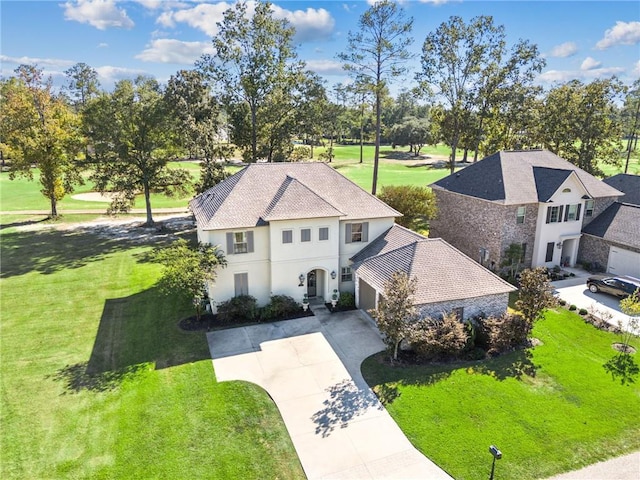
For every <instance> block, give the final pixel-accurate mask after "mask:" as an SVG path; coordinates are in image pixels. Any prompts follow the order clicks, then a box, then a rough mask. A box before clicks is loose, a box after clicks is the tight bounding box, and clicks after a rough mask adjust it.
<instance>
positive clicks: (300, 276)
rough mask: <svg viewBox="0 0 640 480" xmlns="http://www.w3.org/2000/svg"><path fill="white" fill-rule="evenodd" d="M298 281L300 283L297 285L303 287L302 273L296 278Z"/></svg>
mask: <svg viewBox="0 0 640 480" xmlns="http://www.w3.org/2000/svg"><path fill="white" fill-rule="evenodd" d="M298 280H299V281H300V283H299V284H298V286H299V287H302V286H303V285H304V273H301V274H300V275H299V276H298Z"/></svg>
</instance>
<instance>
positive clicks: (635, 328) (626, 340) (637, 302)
mask: <svg viewBox="0 0 640 480" xmlns="http://www.w3.org/2000/svg"><path fill="white" fill-rule="evenodd" d="M620 310H622V312H623V313H625V314H627V315H629V324H628V325H627V327H626V328H624V329H623V328H622V323H619V324H618V327H619V328H620V332H621V333H620V337H621V338H620V343H621V344H622V345H621V346H620V348H619V350H620V352H619V353H618V354H617V355H616V356H615V357H613V358H612V359H611V360H609V361H608V362H607V363H605V364H604V365H603V366H604V369H605V370H606V371H607V372H609V373H610V374H611V377H612V378H613V379H614V380H615V379H617V378H619V379H620V383H621V384H622V385H625V384H628V383H634V382H635V380H636V377H637V376H638V374H640V367H639V366H638V364H637V363H636V361H635V359H634V358H633V357H632V352H633V350H632V347H631V345H630V343H631V339H633V338H634V337H637V336H638V335H639V334H640V289H636V291H635V292H634V293H633V294H632V295H629V296H628V297H627V298H625V299H623V300H620Z"/></svg>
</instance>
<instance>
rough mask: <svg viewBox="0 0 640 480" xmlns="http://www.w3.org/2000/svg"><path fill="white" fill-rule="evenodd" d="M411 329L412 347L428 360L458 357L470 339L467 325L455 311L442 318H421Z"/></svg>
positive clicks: (410, 339) (410, 340)
mask: <svg viewBox="0 0 640 480" xmlns="http://www.w3.org/2000/svg"><path fill="white" fill-rule="evenodd" d="M409 329H410V333H409V336H408V337H409V342H410V343H411V347H412V348H413V349H414V350H415V351H416V353H417V354H418V355H419V356H421V357H423V358H425V359H428V360H430V359H438V358H447V357H453V358H455V357H458V356H459V355H460V353H462V351H463V350H464V349H465V348H466V346H467V343H468V341H469V332H468V330H467V327H466V325H465V324H464V323H463V322H461V321H460V320H459V319H458V316H457V315H456V314H455V313H453V312H450V313H448V314H446V315H444V317H443V318H442V319H433V318H424V319H421V320H419V321H417V322H414V323H412V324H411V325H410V326H409Z"/></svg>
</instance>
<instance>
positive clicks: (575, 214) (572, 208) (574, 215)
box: [564, 203, 582, 222]
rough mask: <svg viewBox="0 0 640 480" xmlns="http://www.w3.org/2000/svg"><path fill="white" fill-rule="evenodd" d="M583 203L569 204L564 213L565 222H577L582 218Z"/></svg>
mask: <svg viewBox="0 0 640 480" xmlns="http://www.w3.org/2000/svg"><path fill="white" fill-rule="evenodd" d="M581 207H582V205H580V204H579V203H578V204H575V205H567V206H566V209H565V213H564V221H565V222H575V221H577V220H580V208H581Z"/></svg>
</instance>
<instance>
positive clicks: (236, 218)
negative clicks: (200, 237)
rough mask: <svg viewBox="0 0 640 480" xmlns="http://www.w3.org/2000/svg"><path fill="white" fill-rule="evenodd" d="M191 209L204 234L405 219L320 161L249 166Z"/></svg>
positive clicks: (211, 189)
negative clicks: (335, 220) (289, 222)
mask: <svg viewBox="0 0 640 480" xmlns="http://www.w3.org/2000/svg"><path fill="white" fill-rule="evenodd" d="M189 206H190V207H191V210H192V212H193V214H194V216H195V217H196V221H197V223H198V226H199V228H203V229H205V230H216V229H226V228H249V227H254V226H259V225H264V224H265V222H268V221H269V220H282V219H293V218H315V217H325V216H326V217H332V216H340V217H341V220H357V219H365V218H383V217H399V216H401V214H400V213H399V212H397V211H396V210H394V209H392V208H391V207H389V206H388V205H387V204H386V203H384V202H382V201H381V200H379V199H377V198H376V197H374V196H373V195H371V194H369V193H367V192H366V191H364V190H363V189H361V188H360V187H359V186H357V185H356V184H355V183H353V182H351V181H350V180H348V179H346V178H345V177H343V176H342V175H341V174H340V173H338V172H337V171H335V170H334V169H333V168H331V167H330V166H329V165H327V164H325V163H320V162H309V163H261V164H258V163H255V164H250V165H248V166H247V167H245V168H243V169H242V170H240V171H239V172H238V173H236V174H235V175H232V176H231V177H229V178H227V179H226V180H224V181H223V182H221V183H219V184H218V185H216V186H215V187H212V188H210V189H209V190H207V191H206V192H203V193H201V194H200V195H198V196H197V197H195V198H194V199H193V200H192V201H191V202H190V203H189Z"/></svg>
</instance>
